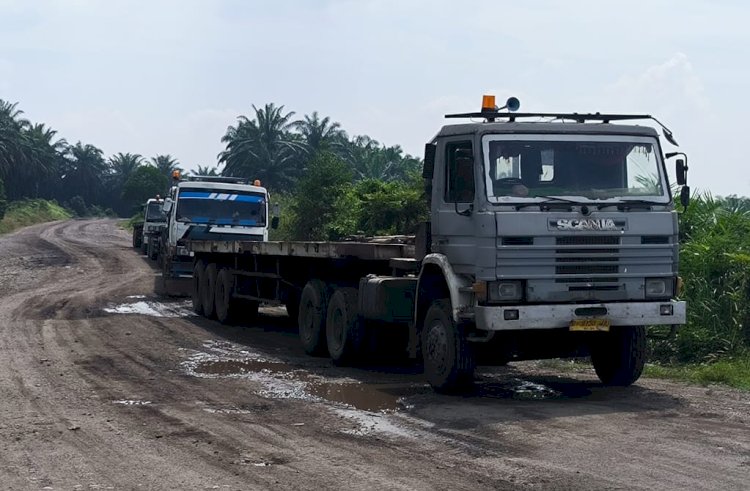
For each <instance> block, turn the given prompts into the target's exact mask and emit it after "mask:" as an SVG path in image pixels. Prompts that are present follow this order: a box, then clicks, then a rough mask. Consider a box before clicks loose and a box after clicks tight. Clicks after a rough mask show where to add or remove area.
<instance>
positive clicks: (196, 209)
mask: <svg viewBox="0 0 750 491" xmlns="http://www.w3.org/2000/svg"><path fill="white" fill-rule="evenodd" d="M173 178H174V180H175V184H174V185H173V186H172V187H171V189H170V191H169V195H168V196H167V197H166V198H165V199H164V203H163V205H162V209H163V213H164V214H165V215H166V217H167V220H166V225H165V226H164V227H163V228H162V230H161V235H160V238H159V244H160V250H159V261H160V264H161V267H162V281H163V285H162V286H163V288H164V290H165V291H166V292H167V293H171V292H170V284H171V283H174V282H172V280H180V279H187V278H191V277H192V275H193V257H192V256H193V254H192V252H190V250H188V248H187V247H186V246H185V241H186V240H187V239H195V240H207V241H266V240H268V228H269V225H271V224H277V223H278V218H276V219H275V220H270V221H269V220H268V192H267V191H266V189H265V188H263V187H261V185H260V181H257V180H256V181H254V183H253V184H250V183H249V181H248V180H247V179H242V178H234V177H212V176H195V177H193V176H191V177H186V178H181V176H180V174H179V172H176V173H175V174H174V175H173Z"/></svg>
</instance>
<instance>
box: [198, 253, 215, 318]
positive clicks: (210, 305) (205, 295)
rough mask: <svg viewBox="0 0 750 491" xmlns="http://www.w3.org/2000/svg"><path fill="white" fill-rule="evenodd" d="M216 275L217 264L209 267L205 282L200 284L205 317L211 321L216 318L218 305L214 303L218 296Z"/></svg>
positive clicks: (207, 267)
mask: <svg viewBox="0 0 750 491" xmlns="http://www.w3.org/2000/svg"><path fill="white" fill-rule="evenodd" d="M216 274H217V271H216V264H215V263H211V264H209V265H207V266H206V271H205V273H204V275H203V280H202V281H201V283H200V286H201V289H200V292H201V304H202V305H203V315H204V316H206V317H208V318H209V319H212V318H214V316H215V314H216V304H215V303H214V297H215V296H216V293H215V291H216Z"/></svg>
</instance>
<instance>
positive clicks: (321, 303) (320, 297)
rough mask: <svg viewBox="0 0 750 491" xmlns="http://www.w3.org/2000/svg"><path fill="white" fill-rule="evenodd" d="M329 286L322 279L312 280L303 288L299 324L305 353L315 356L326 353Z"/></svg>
mask: <svg viewBox="0 0 750 491" xmlns="http://www.w3.org/2000/svg"><path fill="white" fill-rule="evenodd" d="M328 295H329V292H328V288H327V287H326V284H325V283H324V282H322V281H321V280H317V279H315V280H310V281H308V282H307V284H306V285H305V287H304V288H303V289H302V296H301V297H300V302H299V314H298V316H297V326H298V327H299V338H300V341H302V347H303V348H304V349H305V353H307V354H308V355H314V356H324V355H325V354H326V350H327V346H326V331H325V322H326V315H327V311H328Z"/></svg>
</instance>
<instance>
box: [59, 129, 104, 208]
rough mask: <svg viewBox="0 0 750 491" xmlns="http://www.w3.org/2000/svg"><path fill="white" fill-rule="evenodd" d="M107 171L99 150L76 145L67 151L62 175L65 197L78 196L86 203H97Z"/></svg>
mask: <svg viewBox="0 0 750 491" xmlns="http://www.w3.org/2000/svg"><path fill="white" fill-rule="evenodd" d="M107 170H108V169H107V163H106V162H105V160H104V157H103V154H102V151H101V149H99V148H97V147H95V146H93V145H89V144H86V145H84V144H83V143H81V142H78V143H76V144H75V145H74V146H72V147H70V149H69V152H68V155H67V158H66V159H65V167H64V171H63V175H62V182H63V186H64V187H65V188H66V191H67V195H68V196H70V197H73V196H80V197H81V198H83V199H84V201H85V202H86V203H95V202H98V198H99V196H100V194H101V191H102V183H103V181H104V177H105V175H106V174H107Z"/></svg>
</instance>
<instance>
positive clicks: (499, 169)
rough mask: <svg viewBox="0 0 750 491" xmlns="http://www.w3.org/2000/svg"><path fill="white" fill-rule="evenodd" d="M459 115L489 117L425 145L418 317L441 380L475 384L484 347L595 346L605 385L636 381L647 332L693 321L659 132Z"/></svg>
mask: <svg viewBox="0 0 750 491" xmlns="http://www.w3.org/2000/svg"><path fill="white" fill-rule="evenodd" d="M492 105H493V106H494V104H492ZM453 116H455V117H472V118H483V119H485V121H484V122H472V123H460V124H452V125H446V126H444V127H443V128H442V129H441V130H440V131H439V132H438V134H437V135H436V136H435V138H434V139H433V141H431V142H430V143H429V144H428V145H427V147H426V159H425V171H424V177H425V179H426V183H427V184H428V186H427V189H428V195H429V198H430V204H431V206H430V209H431V223H430V235H429V239H428V243H427V244H426V246H425V255H424V257H423V258H421V259H422V270H421V273H420V278H419V286H418V294H417V313H416V321H415V325H416V327H417V329H421V333H420V335H421V347H422V352H423V356H424V358H425V367H426V372H427V373H428V378H430V373H432V379H431V380H430V382H431V383H432V385H434V386H437V387H450V386H453V385H456V384H458V383H459V382H460V381H461V379H466V378H469V377H470V376H471V372H472V370H473V363H474V360H475V357H476V355H477V353H480V352H484V353H489V355H490V358H493V357H494V358H495V359H498V360H504V361H508V360H518V359H538V358H547V357H564V356H576V355H579V354H590V355H591V356H592V360H593V362H594V367H595V369H596V371H597V374H598V375H599V377H600V378H601V379H602V381H604V382H605V383H612V384H618V385H628V384H630V383H632V382H633V381H635V380H636V379H637V378H638V377H639V376H640V374H641V371H642V369H643V363H644V361H645V349H646V344H645V336H646V327H645V326H652V325H670V326H676V325H680V324H684V323H685V308H686V306H685V302H682V301H678V300H676V296H677V295H678V293H679V288H680V279H679V277H678V272H677V267H678V223H677V212H676V211H675V207H674V200H673V196H672V192H671V189H672V188H671V185H670V183H669V181H668V179H667V172H666V166H665V160H666V159H665V154H664V153H663V151H662V146H661V142H660V139H659V135H658V133H657V132H656V131H655V130H654V129H653V128H651V127H647V126H637V125H628V124H614V123H613V121H614V122H618V121H619V120H630V119H646V118H650V119H653V118H651V117H650V116H631V115H601V114H599V113H597V114H592V115H582V114H519V113H512V112H508V113H501V112H499V111H497V110H496V109H493V108H492V107H488V108H484V109H483V111H482V112H481V113H468V114H461V115H453ZM449 117H451V116H449ZM526 118H529V119H531V118H533V119H535V120H536V121H535V122H526V121H525V119H526ZM545 119H546V120H545ZM498 120H500V121H498ZM539 120H542V122H539ZM657 123H658V122H657ZM664 134H665V136H666V139H667V140H668V141H671V142H674V138H673V137H672V134H671V132H669V130H668V129H666V128H664ZM668 155H670V156H673V154H668ZM677 167H678V169H677V174H678V181H680V182H678V183H677V184H681V185H684V184H685V170H686V166H685V164H684V161H682V160H680V161H678V162H677ZM685 191H687V192H685ZM687 196H689V191H688V188H687V186H685V189H684V191H683V193H682V197H683V200H684V199H685V198H686V197H687ZM461 359H463V360H464V362H462V363H458V362H457V360H461Z"/></svg>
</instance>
